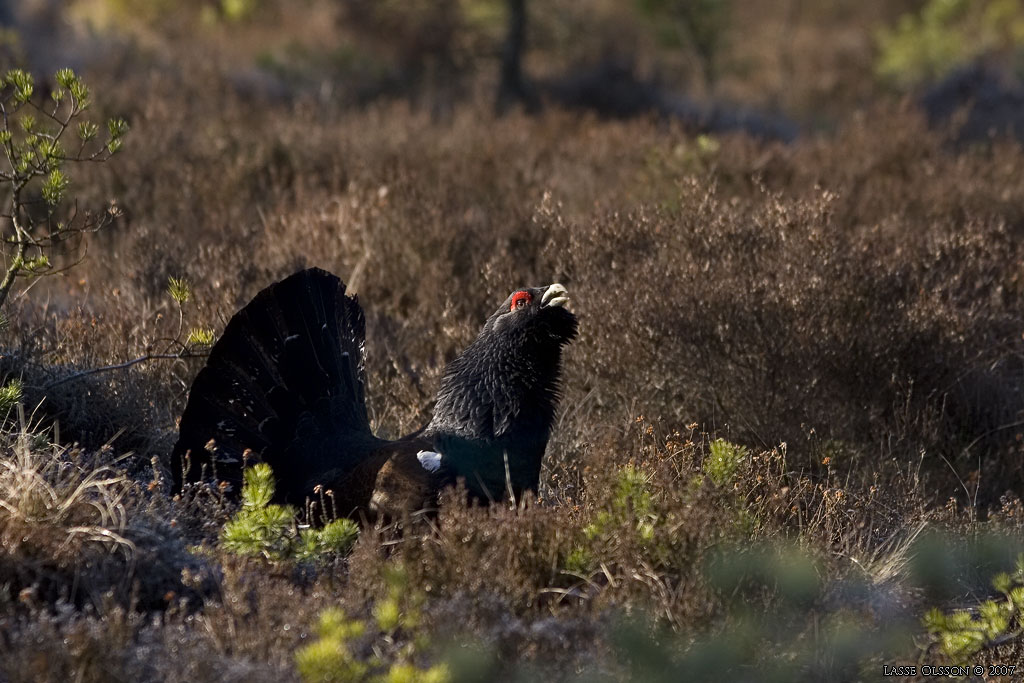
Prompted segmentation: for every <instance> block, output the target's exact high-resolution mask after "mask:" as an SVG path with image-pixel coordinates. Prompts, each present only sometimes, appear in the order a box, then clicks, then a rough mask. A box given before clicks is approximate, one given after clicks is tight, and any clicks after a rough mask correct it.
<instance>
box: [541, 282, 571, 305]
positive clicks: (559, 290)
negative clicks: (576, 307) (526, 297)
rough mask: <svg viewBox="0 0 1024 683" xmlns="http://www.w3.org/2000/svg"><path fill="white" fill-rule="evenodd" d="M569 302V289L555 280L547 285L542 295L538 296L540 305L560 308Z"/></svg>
mask: <svg viewBox="0 0 1024 683" xmlns="http://www.w3.org/2000/svg"><path fill="white" fill-rule="evenodd" d="M567 303H569V290H567V289H566V288H565V287H563V286H562V285H560V284H558V283H557V282H556V283H555V284H553V285H549V286H548V288H547V289H545V290H544V296H542V297H541V298H540V305H541V307H542V308H543V307H545V306H554V307H556V308H562V307H564V306H565V305H566V304H567Z"/></svg>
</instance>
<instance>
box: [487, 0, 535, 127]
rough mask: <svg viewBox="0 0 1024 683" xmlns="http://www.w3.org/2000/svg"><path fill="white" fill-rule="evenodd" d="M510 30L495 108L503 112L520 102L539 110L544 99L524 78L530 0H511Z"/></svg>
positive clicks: (503, 49) (504, 50)
mask: <svg viewBox="0 0 1024 683" xmlns="http://www.w3.org/2000/svg"><path fill="white" fill-rule="evenodd" d="M507 7H508V30H507V32H506V34H505V44H504V45H503V46H502V50H501V80H500V82H499V83H498V97H497V100H496V102H495V110H496V111H497V112H498V113H499V114H501V113H504V112H506V111H508V109H509V108H510V107H512V106H514V105H515V104H517V103H522V104H523V106H524V107H526V109H527V111H535V110H537V109H538V108H539V106H540V102H539V99H538V98H537V94H536V92H535V91H534V90H533V88H532V87H531V86H530V85H529V84H528V83H527V82H526V80H525V79H524V77H523V48H524V47H525V45H526V0H508V2H507Z"/></svg>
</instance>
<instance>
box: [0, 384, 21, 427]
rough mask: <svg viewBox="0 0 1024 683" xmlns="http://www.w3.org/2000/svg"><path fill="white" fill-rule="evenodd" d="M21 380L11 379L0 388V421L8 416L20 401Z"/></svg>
mask: <svg viewBox="0 0 1024 683" xmlns="http://www.w3.org/2000/svg"><path fill="white" fill-rule="evenodd" d="M21 392H22V388H21V380H17V379H12V380H11V381H9V382H7V384H5V385H3V386H2V387H0V419H3V418H4V417H5V416H6V415H8V414H10V412H11V411H12V410H14V407H15V406H16V405H18V402H19V401H21Z"/></svg>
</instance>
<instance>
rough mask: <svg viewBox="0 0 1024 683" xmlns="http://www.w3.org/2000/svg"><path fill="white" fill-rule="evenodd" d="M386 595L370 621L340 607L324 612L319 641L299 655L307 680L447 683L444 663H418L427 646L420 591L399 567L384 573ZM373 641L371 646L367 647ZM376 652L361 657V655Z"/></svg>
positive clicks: (318, 682)
mask: <svg viewBox="0 0 1024 683" xmlns="http://www.w3.org/2000/svg"><path fill="white" fill-rule="evenodd" d="M385 579H386V581H387V584H388V595H387V597H386V598H384V599H383V600H381V601H379V602H378V603H377V604H376V605H375V606H374V608H373V618H372V619H366V620H362V619H356V618H352V617H349V616H347V615H346V614H345V612H344V611H342V610H341V609H337V608H330V609H327V610H324V611H323V612H322V613H321V614H320V620H319V623H318V625H317V629H316V630H317V639H316V640H314V641H313V642H312V643H310V644H309V645H306V646H305V647H303V648H301V649H300V650H299V651H298V652H297V653H296V654H295V666H296V668H297V669H298V670H299V675H300V676H301V677H302V680H303V681H305V682H306V683H314V682H316V683H349V682H350V681H372V682H374V683H447V682H448V681H450V680H451V675H450V672H449V669H448V667H447V666H446V665H445V664H437V665H434V666H427V667H419V666H417V664H416V663H415V661H416V660H417V659H418V658H420V656H421V654H422V652H423V651H424V650H425V649H426V648H427V646H428V645H429V642H430V641H429V637H428V634H427V633H426V632H425V631H424V630H423V628H422V616H421V610H422V602H423V600H422V595H421V594H420V593H418V592H416V591H414V590H412V589H411V588H410V586H409V581H408V577H407V575H406V573H405V572H404V571H403V569H402V568H401V567H398V568H393V569H389V570H387V571H385ZM367 645H369V647H366V646H367ZM367 650H369V651H370V652H371V653H372V654H371V655H370V656H369V657H367V658H360V657H359V655H358V654H357V653H359V652H366V651H367Z"/></svg>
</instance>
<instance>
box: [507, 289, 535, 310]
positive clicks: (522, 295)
mask: <svg viewBox="0 0 1024 683" xmlns="http://www.w3.org/2000/svg"><path fill="white" fill-rule="evenodd" d="M532 300H533V296H531V295H530V293H529V292H527V291H525V290H524V291H521V292H516V293H515V294H513V295H512V305H511V306H509V309H508V310H510V311H514V310H516V307H517V306H519V303H520V302H526V303H530V302H531V301H532Z"/></svg>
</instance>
